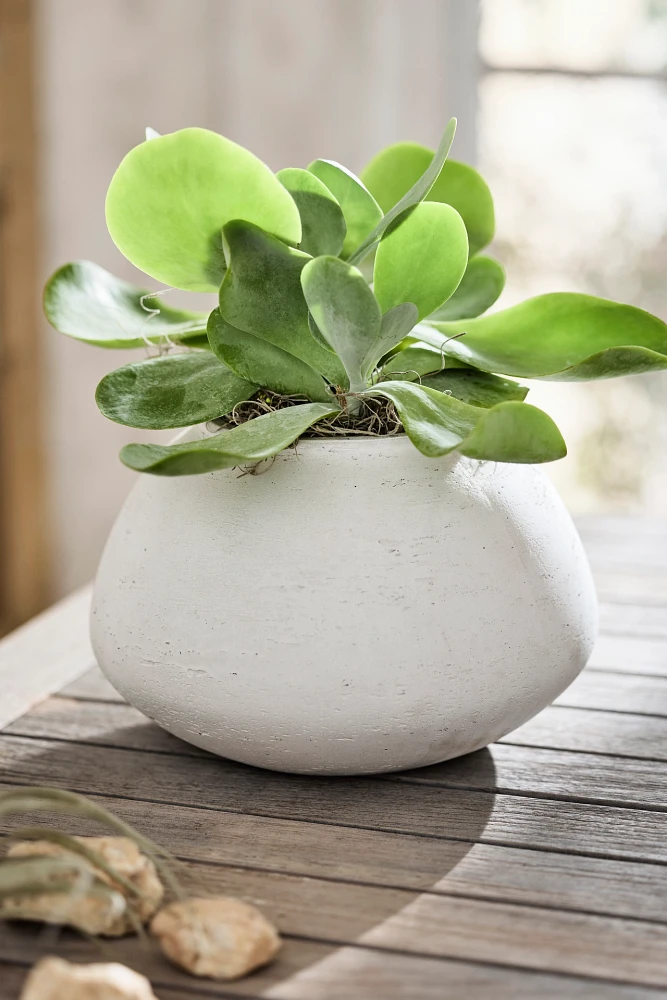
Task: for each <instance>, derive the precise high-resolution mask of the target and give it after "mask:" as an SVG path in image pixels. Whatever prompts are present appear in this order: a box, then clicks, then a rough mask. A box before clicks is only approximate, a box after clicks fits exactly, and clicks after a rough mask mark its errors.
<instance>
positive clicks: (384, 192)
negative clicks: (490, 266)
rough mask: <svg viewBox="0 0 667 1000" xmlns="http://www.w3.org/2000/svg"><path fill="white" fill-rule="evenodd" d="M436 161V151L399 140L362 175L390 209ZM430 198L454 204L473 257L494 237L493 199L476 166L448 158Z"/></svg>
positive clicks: (387, 209) (428, 197)
mask: <svg viewBox="0 0 667 1000" xmlns="http://www.w3.org/2000/svg"><path fill="white" fill-rule="evenodd" d="M435 162H437V153H436V161H435ZM433 163H434V155H433V151H432V150H430V149H427V148H426V147H425V146H420V145H419V144H418V143H416V142H398V143H396V144H395V145H393V146H388V147H387V148H386V149H383V150H382V151H381V152H379V153H378V154H377V156H375V157H374V158H373V159H372V160H371V162H370V163H369V164H368V166H367V167H366V168H365V169H364V171H363V173H362V175H361V177H362V180H363V182H364V184H365V185H366V186H367V188H368V190H369V191H370V192H371V193H372V194H373V195H374V196H375V198H376V200H377V202H378V204H379V205H380V207H381V208H382V210H383V211H385V212H387V211H389V209H390V208H391V207H392V205H395V204H396V203H397V202H398V201H399V199H401V198H402V197H404V195H405V193H406V191H408V190H409V189H410V188H411V186H412V185H414V184H415V182H417V180H418V179H419V178H420V177H421V176H423V174H424V172H425V171H426V170H428V169H429V167H431V165H432V164H433ZM426 198H427V200H428V201H439V202H444V203H445V204H447V205H452V206H453V208H455V209H456V210H457V212H458V213H459V215H460V216H461V217H462V218H463V221H464V223H465V226H466V229H467V230H468V240H469V243H470V254H471V256H472V254H474V253H477V251H478V250H481V249H482V247H484V246H486V244H487V243H489V242H490V241H491V240H492V239H493V234H494V230H495V215H494V209H493V198H492V197H491V192H490V191H489V188H488V186H487V184H486V181H485V180H484V178H483V177H482V176H481V175H480V174H479V173H478V172H477V171H476V170H475V169H474V168H473V167H470V166H468V165H467V164H466V163H459V162H457V161H456V160H448V161H447V163H445V164H444V166H441V169H439V170H438V176H437V179H436V180H435V181H434V182H433V184H432V185H431V187H430V188H429V191H428V193H427V195H426Z"/></svg>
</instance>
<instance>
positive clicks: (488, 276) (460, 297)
mask: <svg viewBox="0 0 667 1000" xmlns="http://www.w3.org/2000/svg"><path fill="white" fill-rule="evenodd" d="M504 287H505V271H504V268H503V267H502V266H501V265H500V264H499V263H498V261H497V260H493V259H492V258H491V257H471V258H470V260H469V261H468V267H467V268H466V273H465V274H464V275H463V277H462V278H461V284H460V285H459V287H458V288H457V289H456V291H455V292H454V294H453V295H452V297H451V298H450V299H448V300H447V302H445V303H443V305H441V306H440V308H439V309H436V311H435V312H434V313H433V314H432V315H431V316H429V321H431V322H432V321H434V320H437V321H448V320H455V319H473V318H474V317H475V316H481V315H482V313H485V312H486V310H487V309H490V308H491V306H492V305H493V303H494V302H495V301H496V300H497V299H498V298H499V296H500V293H501V292H502V290H503V288H504Z"/></svg>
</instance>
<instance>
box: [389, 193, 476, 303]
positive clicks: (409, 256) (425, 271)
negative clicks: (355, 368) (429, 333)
mask: <svg viewBox="0 0 667 1000" xmlns="http://www.w3.org/2000/svg"><path fill="white" fill-rule="evenodd" d="M467 263H468V237H467V234H466V228H465V226H464V225H463V220H462V218H461V216H460V215H459V214H458V212H457V211H455V210H454V209H453V208H451V206H449V205H441V204H439V203H437V202H430V201H423V202H422V203H421V204H420V205H416V206H415V207H414V208H412V209H409V210H408V211H407V212H406V213H404V215H402V216H399V218H398V219H397V220H396V222H395V223H394V224H393V226H391V228H390V229H388V230H387V232H386V233H385V235H384V236H383V237H382V240H381V241H380V245H379V246H378V249H377V254H376V255H375V270H374V272H373V290H374V292H375V297H376V298H377V300H378V302H379V303H380V307H381V309H382V312H387V311H388V310H389V309H392V308H393V307H394V306H397V305H400V303H402V302H414V304H415V305H416V306H417V310H418V315H419V319H423V318H424V317H425V316H429V315H430V314H431V313H432V312H434V311H435V310H436V309H437V308H438V306H440V305H442V303H443V302H445V301H446V300H447V299H448V298H449V297H450V295H452V293H453V292H454V290H455V289H456V287H457V286H458V284H459V282H460V281H461V278H462V277H463V274H464V272H465V269H466V265H467Z"/></svg>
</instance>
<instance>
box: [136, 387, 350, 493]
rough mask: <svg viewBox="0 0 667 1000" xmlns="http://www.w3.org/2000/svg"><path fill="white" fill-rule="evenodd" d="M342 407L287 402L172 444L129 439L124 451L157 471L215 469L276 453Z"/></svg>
mask: <svg viewBox="0 0 667 1000" xmlns="http://www.w3.org/2000/svg"><path fill="white" fill-rule="evenodd" d="M339 412H340V407H338V406H336V405H332V404H330V403H304V404H303V405H301V406H289V407H287V408H285V409H284V410H275V411H274V412H273V413H267V414H265V415H264V416H263V417H254V419H252V420H248V421H247V423H245V424H241V425H240V426H239V427H234V428H232V429H231V430H228V431H221V432H220V433H219V434H213V435H211V436H210V437H206V438H201V439H199V440H197V441H187V442H185V443H183V444H172V445H158V444H128V445H126V446H125V447H124V448H123V449H122V451H121V453H120V457H121V460H122V461H123V462H124V463H125V465H127V466H129V468H130V469H135V470H136V471H137V472H152V473H153V474H155V475H158V476H190V475H194V474H196V473H202V472H213V471H214V470H216V469H233V468H234V467H235V466H237V465H247V464H251V463H254V462H263V461H264V459H266V458H271V457H272V456H273V455H277V453H278V452H279V451H282V450H283V449H284V448H287V447H288V446H289V445H290V444H292V443H293V442H294V441H296V439H297V438H298V437H299V436H300V435H301V434H303V432H304V431H306V430H308V428H309V427H310V426H312V424H314V423H317V421H318V420H322V419H323V418H324V417H331V416H334V415H335V414H336V413H339Z"/></svg>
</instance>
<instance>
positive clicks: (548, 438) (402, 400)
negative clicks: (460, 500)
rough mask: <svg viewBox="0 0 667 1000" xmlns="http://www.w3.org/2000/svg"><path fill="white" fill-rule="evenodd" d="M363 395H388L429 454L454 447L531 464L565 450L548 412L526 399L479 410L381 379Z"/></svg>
mask: <svg viewBox="0 0 667 1000" xmlns="http://www.w3.org/2000/svg"><path fill="white" fill-rule="evenodd" d="M364 395H369V396H384V397H385V398H386V399H390V400H391V401H392V403H393V404H394V406H395V407H396V410H397V412H398V415H399V417H400V418H401V422H402V424H403V426H404V427H405V433H406V434H407V435H408V437H409V438H410V440H411V441H412V443H413V444H414V445H415V447H416V448H417V449H418V450H419V451H420V452H421V453H422V454H423V455H427V456H428V457H429V458H436V457H438V456H440V455H446V454H448V453H449V452H451V451H454V450H455V449H457V450H458V451H460V452H461V454H462V455H467V456H469V457H470V458H478V459H485V460H489V461H494V462H517V463H525V464H533V463H536V462H552V461H554V460H555V459H557V458H562V457H563V455H565V454H566V448H565V443H564V441H563V439H562V437H561V434H560V431H559V430H558V428H557V427H556V425H555V424H554V422H553V420H552V419H551V417H549V416H547V414H546V413H543V412H542V410H538V409H537V408H536V407H534V406H530V405H529V404H528V403H518V402H506V403H499V404H498V405H497V406H493V407H491V408H490V409H484V408H483V407H481V406H470V405H469V404H468V403H463V402H460V401H459V400H458V399H455V398H454V397H453V396H448V395H446V394H445V393H442V392H438V391H437V389H431V388H428V387H427V386H422V385H415V384H414V383H413V382H380V383H379V384H378V385H376V386H373V388H371V389H367V390H366V393H365V394H364Z"/></svg>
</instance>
